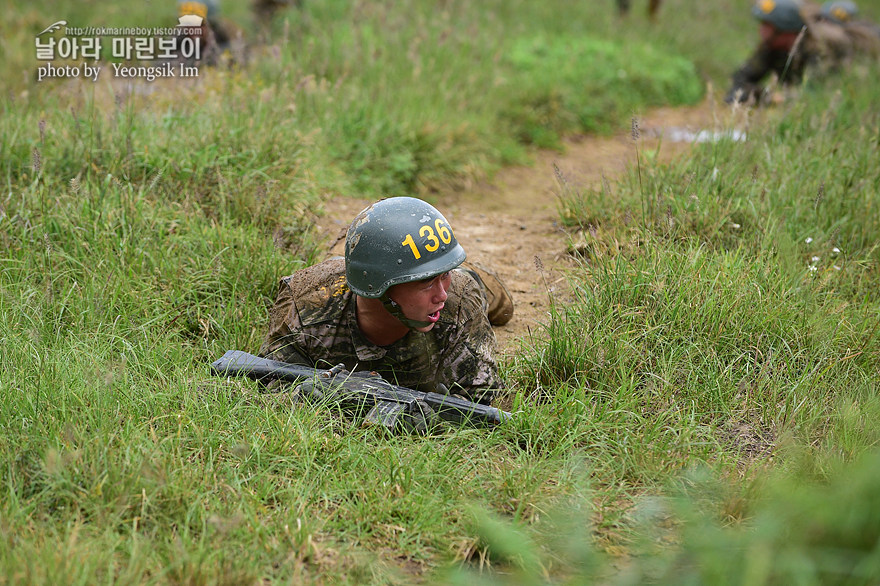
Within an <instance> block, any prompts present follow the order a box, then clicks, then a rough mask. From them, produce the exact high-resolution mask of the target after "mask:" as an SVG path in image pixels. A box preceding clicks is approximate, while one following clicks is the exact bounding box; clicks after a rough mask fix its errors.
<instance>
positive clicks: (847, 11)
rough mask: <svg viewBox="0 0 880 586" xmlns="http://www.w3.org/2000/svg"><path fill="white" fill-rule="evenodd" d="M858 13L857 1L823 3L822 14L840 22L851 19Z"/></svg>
mask: <svg viewBox="0 0 880 586" xmlns="http://www.w3.org/2000/svg"><path fill="white" fill-rule="evenodd" d="M858 13H859V8H858V7H857V6H856V4H855V2H847V1H839V2H826V3H825V4H823V5H822V16H824V17H825V18H827V19H829V20H833V21H834V22H836V23H838V24H843V23H845V22H849V21H851V20H852V19H853V18H855V17H856V15H857V14H858Z"/></svg>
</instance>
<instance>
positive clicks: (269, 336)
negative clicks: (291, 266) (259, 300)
mask: <svg viewBox="0 0 880 586" xmlns="http://www.w3.org/2000/svg"><path fill="white" fill-rule="evenodd" d="M301 326H302V324H301V322H300V318H299V311H298V309H297V307H296V300H295V299H294V296H293V291H292V290H291V289H290V287H289V285H288V279H286V278H285V279H282V280H281V283H280V286H279V288H278V296H277V298H276V300H275V305H273V306H272V309H270V310H269V329H268V331H267V333H266V338H265V340H263V344H262V346H260V356H263V357H265V358H270V359H272V360H280V361H281V362H289V363H291V364H303V365H306V366H314V362H312V361H311V360H309V358H308V351H307V349H306V348H304V347H303V346H302V345H301V344H300V341H299V336H298V335H297V332H298V331H299V329H300V327H301Z"/></svg>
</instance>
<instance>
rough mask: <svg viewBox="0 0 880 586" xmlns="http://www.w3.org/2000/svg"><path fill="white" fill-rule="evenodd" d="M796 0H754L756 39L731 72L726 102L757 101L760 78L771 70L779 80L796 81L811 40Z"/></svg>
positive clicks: (800, 76)
mask: <svg viewBox="0 0 880 586" xmlns="http://www.w3.org/2000/svg"><path fill="white" fill-rule="evenodd" d="M801 9H802V4H801V2H800V1H799V0H758V1H757V3H756V4H755V5H754V6H752V15H753V16H754V17H755V18H757V19H758V21H759V22H760V27H759V35H760V42H759V44H758V47H757V48H756V49H755V51H754V52H753V53H752V56H751V57H749V59H748V60H747V61H746V62H745V64H743V65H742V66H741V67H740V68H739V69H737V70H736V71H735V72H734V74H733V76H732V83H731V87H730V90H729V91H728V92H727V94H726V96H725V97H724V101H725V102H727V103H729V104H730V103H734V102H761V101H762V97H764V96H763V94H764V93H765V92H764V86H763V85H762V81H763V80H764V79H765V78H766V77H767V76H769V75H770V74H775V75H776V77H777V79H778V81H779V83H781V84H783V85H788V86H794V85H798V84H800V82H801V81H802V79H803V76H804V69H805V67H806V65H807V63H808V61H809V59H810V57H811V55H810V54H808V53H807V50H809V49H810V48H811V47H814V46H815V43H814V42H812V39H810V31H809V30H808V28H807V26H806V23H805V22H804V19H803V16H802V15H801Z"/></svg>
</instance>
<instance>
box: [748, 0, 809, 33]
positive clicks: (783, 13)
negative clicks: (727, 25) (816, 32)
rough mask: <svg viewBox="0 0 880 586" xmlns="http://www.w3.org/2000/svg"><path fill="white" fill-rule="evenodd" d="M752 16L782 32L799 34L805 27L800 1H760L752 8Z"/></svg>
mask: <svg viewBox="0 0 880 586" xmlns="http://www.w3.org/2000/svg"><path fill="white" fill-rule="evenodd" d="M752 16H754V17H755V18H757V19H758V20H760V21H762V22H768V23H770V24H772V25H773V26H775V27H776V28H777V29H779V30H780V31H782V32H797V31H800V30H801V28H803V26H804V19H803V17H802V16H801V3H800V2H799V0H758V1H757V2H755V5H754V6H752Z"/></svg>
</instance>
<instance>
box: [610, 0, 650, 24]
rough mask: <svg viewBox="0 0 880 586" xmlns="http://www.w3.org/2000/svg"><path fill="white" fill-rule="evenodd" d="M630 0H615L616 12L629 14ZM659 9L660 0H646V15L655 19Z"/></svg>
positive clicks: (623, 14) (624, 14)
mask: <svg viewBox="0 0 880 586" xmlns="http://www.w3.org/2000/svg"><path fill="white" fill-rule="evenodd" d="M630 4H631V3H630V0H617V12H618V13H619V14H620V16H626V15H627V14H629V9H630ZM659 10H660V0H648V17H649V18H650V19H651V20H657V12H659Z"/></svg>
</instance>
